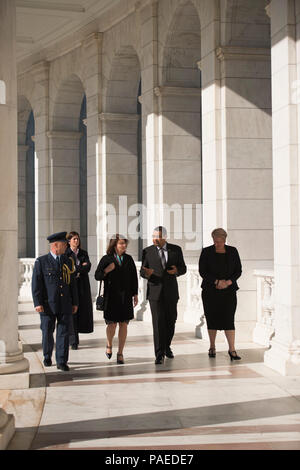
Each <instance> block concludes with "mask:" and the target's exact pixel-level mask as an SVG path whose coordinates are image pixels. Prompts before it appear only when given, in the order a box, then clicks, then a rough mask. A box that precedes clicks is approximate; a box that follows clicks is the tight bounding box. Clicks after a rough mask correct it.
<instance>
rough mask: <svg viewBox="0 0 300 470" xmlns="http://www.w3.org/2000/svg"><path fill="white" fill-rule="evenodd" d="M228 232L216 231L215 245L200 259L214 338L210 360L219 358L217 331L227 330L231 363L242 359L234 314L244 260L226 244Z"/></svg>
mask: <svg viewBox="0 0 300 470" xmlns="http://www.w3.org/2000/svg"><path fill="white" fill-rule="evenodd" d="M226 237H227V233H226V232H225V230H223V229H221V228H220V229H215V230H214V231H213V232H212V238H213V241H214V244H213V245H211V246H209V247H207V248H203V250H202V253H201V255H200V259H199V273H200V276H201V277H202V279H203V280H202V284H201V287H202V301H203V308H204V314H205V318H206V323H207V328H208V335H209V339H210V348H209V352H208V355H209V357H215V356H216V346H215V340H216V335H217V330H224V331H225V335H226V338H227V341H228V346H229V351H228V354H229V356H230V358H231V360H238V359H241V358H240V356H238V355H237V353H236V351H235V346H234V342H235V326H234V315H235V311H236V305H237V298H236V291H237V290H238V289H239V287H238V285H237V282H236V281H237V279H238V278H239V277H240V276H241V274H242V265H241V260H240V257H239V254H238V251H237V249H236V248H235V247H233V246H228V245H226V244H225V242H226Z"/></svg>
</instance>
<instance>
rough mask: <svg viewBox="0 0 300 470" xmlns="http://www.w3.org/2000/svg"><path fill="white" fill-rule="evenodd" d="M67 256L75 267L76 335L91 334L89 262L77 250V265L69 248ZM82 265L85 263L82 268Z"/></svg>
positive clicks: (91, 308)
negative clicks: (76, 295) (76, 294)
mask: <svg viewBox="0 0 300 470" xmlns="http://www.w3.org/2000/svg"><path fill="white" fill-rule="evenodd" d="M66 255H67V256H69V257H70V256H71V257H72V258H73V259H74V263H75V266H76V275H75V278H76V283H77V290H78V298H79V308H78V312H77V314H76V315H77V316H78V317H77V318H78V333H92V332H93V330H94V320H93V303H92V296H91V286H90V280H89V272H90V270H91V266H92V265H91V262H90V259H89V255H88V253H87V251H85V250H82V249H81V248H79V251H78V255H77V259H78V260H79V264H76V257H75V254H74V253H73V251H72V250H71V248H70V247H69V248H67V251H66ZM84 263H87V264H86V265H84V266H83V264H84Z"/></svg>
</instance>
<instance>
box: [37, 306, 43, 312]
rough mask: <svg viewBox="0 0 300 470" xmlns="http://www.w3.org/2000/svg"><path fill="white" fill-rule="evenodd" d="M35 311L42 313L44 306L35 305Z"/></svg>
mask: <svg viewBox="0 0 300 470" xmlns="http://www.w3.org/2000/svg"><path fill="white" fill-rule="evenodd" d="M35 310H36V312H38V313H44V307H43V306H42V305H38V306H37V307H35Z"/></svg>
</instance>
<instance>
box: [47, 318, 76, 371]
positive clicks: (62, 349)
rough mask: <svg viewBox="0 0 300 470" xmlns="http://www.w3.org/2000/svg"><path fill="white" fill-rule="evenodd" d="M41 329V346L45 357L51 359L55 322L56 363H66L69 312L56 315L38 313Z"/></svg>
mask: <svg viewBox="0 0 300 470" xmlns="http://www.w3.org/2000/svg"><path fill="white" fill-rule="evenodd" d="M40 317H41V330H42V346H43V354H44V358H45V359H51V357H52V352H53V348H54V330H55V324H56V350H55V358H56V363H57V364H66V363H67V362H68V359H69V325H70V320H71V314H70V313H63V314H58V315H53V314H50V315H45V314H43V315H40Z"/></svg>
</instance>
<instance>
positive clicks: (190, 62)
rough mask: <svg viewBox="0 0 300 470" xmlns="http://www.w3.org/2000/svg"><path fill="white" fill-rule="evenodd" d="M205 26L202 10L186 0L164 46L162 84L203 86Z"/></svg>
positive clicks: (172, 23)
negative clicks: (203, 38) (202, 51)
mask: <svg viewBox="0 0 300 470" xmlns="http://www.w3.org/2000/svg"><path fill="white" fill-rule="evenodd" d="M200 59H201V28H200V18H199V14H198V11H197V9H196V7H195V5H194V3H193V2H192V1H191V0H186V1H185V2H182V3H181V4H180V5H179V6H178V7H177V9H176V11H175V12H174V16H173V20H172V22H171V24H170V26H169V29H168V34H167V38H166V42H165V46H164V49H163V65H162V67H163V70H162V84H163V85H166V86H182V87H199V86H200V71H199V68H198V66H197V63H198V61H200Z"/></svg>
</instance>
